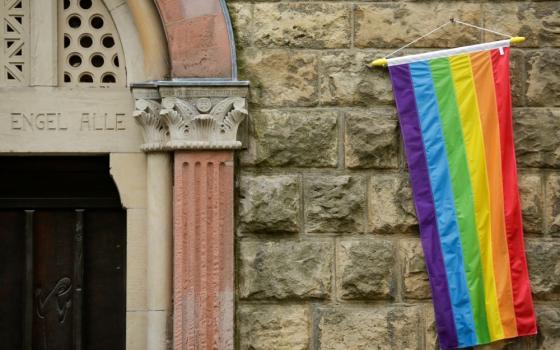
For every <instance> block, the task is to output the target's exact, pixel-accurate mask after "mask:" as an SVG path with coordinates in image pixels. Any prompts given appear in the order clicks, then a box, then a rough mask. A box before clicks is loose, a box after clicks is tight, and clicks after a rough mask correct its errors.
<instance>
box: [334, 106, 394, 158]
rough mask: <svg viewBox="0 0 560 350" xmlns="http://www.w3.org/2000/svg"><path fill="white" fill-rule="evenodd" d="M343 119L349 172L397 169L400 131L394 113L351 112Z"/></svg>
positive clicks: (372, 110) (379, 111)
mask: <svg viewBox="0 0 560 350" xmlns="http://www.w3.org/2000/svg"><path fill="white" fill-rule="evenodd" d="M344 116H345V120H346V127H345V135H344V149H345V161H346V166H347V167H348V168H351V169H357V168H361V169H364V168H379V169H391V168H397V166H398V164H399V159H398V154H399V131H398V125H397V118H396V116H395V112H394V110H393V109H370V110H357V111H349V112H346V113H345V115H344Z"/></svg>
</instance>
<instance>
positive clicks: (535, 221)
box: [519, 174, 544, 233]
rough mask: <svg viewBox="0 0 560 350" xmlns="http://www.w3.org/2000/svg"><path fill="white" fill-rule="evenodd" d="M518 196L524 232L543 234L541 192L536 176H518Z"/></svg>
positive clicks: (539, 179)
mask: <svg viewBox="0 0 560 350" xmlns="http://www.w3.org/2000/svg"><path fill="white" fill-rule="evenodd" d="M519 195H520V197H521V209H522V212H523V229H524V231H525V232H533V233H542V232H543V210H542V203H543V197H544V196H543V191H542V182H541V177H540V175H538V174H519Z"/></svg>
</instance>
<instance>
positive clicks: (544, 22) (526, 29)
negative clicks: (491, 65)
mask: <svg viewBox="0 0 560 350" xmlns="http://www.w3.org/2000/svg"><path fill="white" fill-rule="evenodd" d="M482 14H483V15H484V23H492V24H493V25H492V29H494V30H496V31H498V32H502V33H506V34H513V35H517V36H524V37H525V38H526V41H525V42H524V43H523V44H521V45H522V46H528V47H539V46H560V38H559V37H558V16H560V7H559V6H558V3H556V2H554V1H550V2H538V3H534V2H518V3H515V2H513V3H512V2H507V3H506V2H505V3H496V2H495V1H492V2H489V3H486V4H483V8H482ZM459 18H460V17H459ZM484 35H485V36H484V41H491V40H501V39H503V37H501V36H495V35H494V34H491V33H484Z"/></svg>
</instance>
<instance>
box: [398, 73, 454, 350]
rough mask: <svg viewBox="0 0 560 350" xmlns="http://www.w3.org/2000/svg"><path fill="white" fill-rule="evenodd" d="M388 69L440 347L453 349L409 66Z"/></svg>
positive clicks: (450, 316)
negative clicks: (406, 161)
mask: <svg viewBox="0 0 560 350" xmlns="http://www.w3.org/2000/svg"><path fill="white" fill-rule="evenodd" d="M389 72H390V74H391V80H392V83H393V91H394V94H395V100H396V104H397V111H398V114H399V119H400V124H401V133H402V135H403V140H404V147H405V151H406V157H407V159H408V166H409V172H410V181H411V183H412V193H413V196H414V202H415V204H416V214H417V216H418V221H419V223H420V237H421V240H422V246H423V248H424V255H425V259H426V265H427V268H428V275H429V276H430V285H431V288H432V294H433V300H434V310H435V317H436V327H437V333H438V335H439V337H440V344H441V346H442V347H443V348H445V349H451V348H456V347H457V346H458V339H457V332H456V328H455V321H454V319H453V311H452V309H451V299H450V296H449V288H448V284H447V276H446V272H445V267H444V265H443V254H442V251H441V244H440V240H439V232H438V227H437V223H436V210H435V205H434V198H433V196H432V189H431V186H430V177H429V174H428V165H427V161H426V154H425V151H424V144H423V141H422V134H421V131H420V120H419V119H418V111H417V108H416V100H415V97H414V88H413V85H412V78H411V75H410V69H409V66H408V65H407V64H403V65H398V66H392V67H389Z"/></svg>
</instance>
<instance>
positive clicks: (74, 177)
mask: <svg viewBox="0 0 560 350" xmlns="http://www.w3.org/2000/svg"><path fill="white" fill-rule="evenodd" d="M0 242H1V244H0V247H1V248H2V249H1V250H0V349H10V350H11V349H23V350H50V349H55V350H82V349H88V350H97V349H100V350H121V349H124V348H125V327H126V324H125V315H126V311H125V308H126V282H125V281H126V266H125V262H126V211H125V210H123V209H122V207H121V204H120V198H119V194H118V191H117V188H116V186H115V184H114V182H113V180H112V178H111V176H110V174H109V158H108V157H107V156H95V157H73V156H69V157H66V156H64V157H58V156H57V157H34V156H33V157H0Z"/></svg>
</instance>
